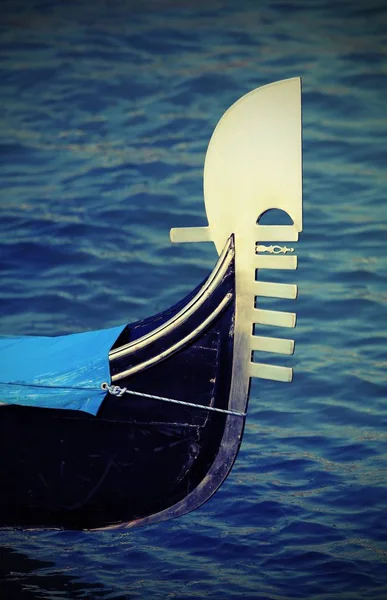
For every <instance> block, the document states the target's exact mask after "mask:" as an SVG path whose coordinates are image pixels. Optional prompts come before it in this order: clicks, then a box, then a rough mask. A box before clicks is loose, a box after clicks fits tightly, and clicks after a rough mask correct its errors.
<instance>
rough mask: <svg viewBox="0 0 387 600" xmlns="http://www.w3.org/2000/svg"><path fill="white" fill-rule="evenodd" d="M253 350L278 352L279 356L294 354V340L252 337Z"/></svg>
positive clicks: (260, 336) (251, 345) (261, 336)
mask: <svg viewBox="0 0 387 600" xmlns="http://www.w3.org/2000/svg"><path fill="white" fill-rule="evenodd" d="M250 348H251V350H257V351H261V352H276V353H278V354H293V352H294V340H286V339H282V338H273V337H266V336H263V335H252V336H251V338H250Z"/></svg>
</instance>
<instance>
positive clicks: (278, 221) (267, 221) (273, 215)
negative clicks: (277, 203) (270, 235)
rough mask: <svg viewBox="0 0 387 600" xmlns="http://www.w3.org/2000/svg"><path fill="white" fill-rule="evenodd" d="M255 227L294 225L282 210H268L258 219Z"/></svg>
mask: <svg viewBox="0 0 387 600" xmlns="http://www.w3.org/2000/svg"><path fill="white" fill-rule="evenodd" d="M257 225H294V223H293V221H292V219H291V218H290V216H289V215H288V213H287V212H285V211H284V210H281V209H280V208H270V209H269V210H267V211H265V212H264V213H262V214H261V215H260V216H259V217H258V220H257Z"/></svg>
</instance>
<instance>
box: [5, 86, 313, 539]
mask: <svg viewBox="0 0 387 600" xmlns="http://www.w3.org/2000/svg"><path fill="white" fill-rule="evenodd" d="M301 145H302V144H301V85H300V79H299V78H292V79H288V80H284V81H280V82H276V83H274V84H270V85H267V86H264V87H261V88H258V89H256V90H253V91H252V92H250V93H248V94H247V95H245V96H243V97H242V98H241V99H240V100H238V101H237V102H236V103H235V104H234V105H232V106H231V108H230V109H228V111H226V113H225V114H224V116H223V117H222V119H221V120H220V121H219V123H218V125H217V127H216V129H215V131H214V133H213V136H212V138H211V140H210V143H209V147H208V150H207V154H206V159H205V166H204V199H205V207H206V213H207V218H208V226H206V227H195V228H190V227H187V228H180V229H173V230H171V239H172V241H173V242H213V243H214V244H215V246H216V249H217V252H218V254H219V259H218V262H217V264H216V266H215V268H214V270H213V272H212V273H211V274H210V275H209V277H208V278H207V279H206V280H205V281H204V282H203V283H202V284H201V285H199V286H198V287H197V288H196V289H195V290H194V291H193V292H192V293H190V294H189V295H188V296H187V297H186V298H184V299H183V300H182V301H181V302H179V303H177V304H176V305H175V306H173V307H171V308H169V309H168V310H165V311H163V312H161V313H159V314H157V315H154V316H151V317H149V318H147V319H145V320H142V321H138V322H135V323H131V324H129V325H127V326H122V327H116V328H113V329H108V330H101V331H97V332H86V333H81V334H73V335H68V336H59V337H52V338H51V337H45V338H42V337H21V338H13V337H8V338H2V339H1V341H0V359H1V362H0V393H1V396H0V400H1V401H2V404H1V406H0V423H1V434H0V440H1V448H0V481H1V486H0V526H2V527H22V528H66V529H92V530H95V529H111V528H117V527H133V526H136V525H145V524H151V523H156V522H159V521H162V520H165V519H169V518H172V517H177V516H180V515H183V514H185V513H188V512H190V511H192V510H194V509H195V508H197V507H199V506H200V505H202V504H203V503H204V502H205V501H207V500H208V499H209V498H210V497H211V496H212V495H213V494H214V493H215V492H216V490H217V489H218V488H219V486H220V485H221V484H222V482H223V481H224V480H225V478H226V477H227V475H228V473H229V472H230V470H231V468H232V466H233V463H234V461H235V459H236V456H237V453H238V450H239V447H240V444H241V440H242V435H243V430H244V425H245V420H246V413H247V405H248V398H249V391H250V382H251V378H253V377H258V378H264V379H273V380H276V381H280V382H289V381H291V379H292V369H290V368H288V367H286V366H279V365H270V364H267V363H266V362H260V361H259V360H257V357H258V356H259V353H260V352H264V353H266V352H273V353H279V354H285V355H286V354H292V353H293V350H294V342H293V340H290V339H285V338H284V337H278V338H277V337H268V336H265V335H263V334H262V333H263V332H262V330H264V329H265V327H266V326H276V327H294V326H295V322H296V316H295V313H293V312H283V311H274V310H266V309H262V308H261V307H260V303H259V299H260V298H261V297H274V298H287V299H295V297H296V295H297V286H296V285H293V284H292V285H290V284H285V283H274V282H270V281H267V280H260V279H259V272H260V270H261V269H273V270H276V269H286V270H289V269H290V270H291V269H296V268H297V257H296V256H295V255H294V254H293V248H291V247H288V246H287V245H282V244H283V243H289V242H296V241H297V240H298V235H299V232H300V231H301V230H302V165H301ZM271 209H276V210H279V211H283V212H284V213H286V214H287V215H288V217H289V218H290V219H291V224H290V225H264V224H261V223H260V219H261V217H262V215H263V214H265V213H266V212H267V211H269V210H271ZM257 271H258V279H256V272H257ZM260 328H261V329H260ZM261 334H262V335H261Z"/></svg>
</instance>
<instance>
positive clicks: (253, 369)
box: [249, 362, 293, 383]
mask: <svg viewBox="0 0 387 600" xmlns="http://www.w3.org/2000/svg"><path fill="white" fill-rule="evenodd" d="M249 375H250V377H259V378H260V379H272V380H274V381H283V382H284V383H290V382H291V381H292V379H293V369H291V368H290V367H279V366H277V365H266V364H264V363H253V362H252V363H250V365H249Z"/></svg>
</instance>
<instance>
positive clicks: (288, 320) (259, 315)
mask: <svg viewBox="0 0 387 600" xmlns="http://www.w3.org/2000/svg"><path fill="white" fill-rule="evenodd" d="M253 322H254V323H257V324H260V325H274V326H275V327H295V326H296V313H293V312H282V311H280V310H263V309H262V308H255V309H254V310H253Z"/></svg>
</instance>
